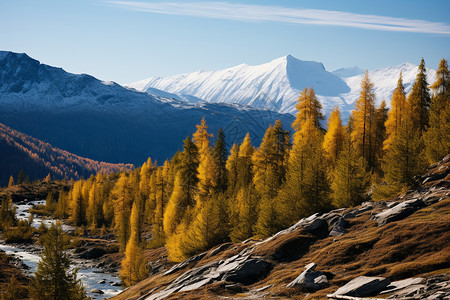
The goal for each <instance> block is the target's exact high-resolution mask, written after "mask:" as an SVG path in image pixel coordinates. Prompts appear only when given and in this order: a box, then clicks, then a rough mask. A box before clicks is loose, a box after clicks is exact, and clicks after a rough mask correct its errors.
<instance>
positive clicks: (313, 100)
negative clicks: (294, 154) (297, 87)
mask: <svg viewBox="0 0 450 300" xmlns="http://www.w3.org/2000/svg"><path fill="white" fill-rule="evenodd" d="M295 108H297V111H298V112H297V114H296V118H295V121H294V123H292V128H293V129H294V130H295V133H294V135H295V134H296V133H298V132H300V130H301V129H302V125H303V124H304V123H305V122H306V121H307V120H312V122H313V124H314V126H315V127H317V128H320V121H321V120H323V114H322V111H321V110H322V105H321V104H320V102H319V100H318V99H317V97H316V93H315V92H314V89H313V88H309V89H308V88H305V89H304V90H303V91H302V92H301V93H300V97H299V99H298V101H297V104H296V105H295ZM294 139H295V136H294Z"/></svg>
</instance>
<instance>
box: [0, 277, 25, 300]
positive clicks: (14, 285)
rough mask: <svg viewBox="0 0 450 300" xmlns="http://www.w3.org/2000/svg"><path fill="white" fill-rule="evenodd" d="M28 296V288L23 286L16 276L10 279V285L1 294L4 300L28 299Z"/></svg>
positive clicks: (0, 296)
mask: <svg viewBox="0 0 450 300" xmlns="http://www.w3.org/2000/svg"><path fill="white" fill-rule="evenodd" d="M27 296H28V293H27V288H26V287H25V286H24V285H22V284H21V283H20V282H19V281H18V280H17V279H16V276H15V274H13V275H12V276H11V278H10V279H9V282H8V285H7V286H6V289H5V291H3V293H1V294H0V299H2V300H18V299H26V298H27Z"/></svg>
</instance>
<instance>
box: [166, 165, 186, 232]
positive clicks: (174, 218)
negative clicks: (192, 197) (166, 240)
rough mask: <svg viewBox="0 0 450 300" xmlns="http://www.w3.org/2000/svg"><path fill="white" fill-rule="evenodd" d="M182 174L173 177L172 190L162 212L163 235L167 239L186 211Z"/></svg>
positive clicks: (179, 172)
mask: <svg viewBox="0 0 450 300" xmlns="http://www.w3.org/2000/svg"><path fill="white" fill-rule="evenodd" d="M182 180H183V179H182V173H181V171H178V173H177V176H176V177H175V183H174V189H173V192H172V195H171V196H170V199H169V202H168V203H167V207H166V209H165V211H164V219H163V225H164V233H165V235H166V237H169V236H171V235H173V234H174V233H175V230H176V228H177V225H178V224H179V223H180V222H181V221H182V218H183V216H184V213H185V212H186V210H187V209H188V206H189V203H188V199H187V198H188V197H187V195H186V191H185V190H184V189H183V185H182Z"/></svg>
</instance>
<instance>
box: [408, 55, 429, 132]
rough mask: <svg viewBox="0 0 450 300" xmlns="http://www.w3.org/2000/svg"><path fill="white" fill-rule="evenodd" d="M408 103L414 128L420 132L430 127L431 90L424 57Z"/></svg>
mask: <svg viewBox="0 0 450 300" xmlns="http://www.w3.org/2000/svg"><path fill="white" fill-rule="evenodd" d="M408 103H409V106H410V113H411V116H412V124H413V126H414V129H419V130H420V134H422V133H423V131H425V130H426V129H427V127H428V118H429V111H428V110H429V108H430V104H431V97H430V91H429V89H428V83H427V74H426V68H425V61H424V59H423V58H422V60H421V61H420V65H419V73H417V76H416V81H415V82H414V84H413V86H412V89H411V92H410V94H409V95H408Z"/></svg>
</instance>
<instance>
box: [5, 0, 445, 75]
mask: <svg viewBox="0 0 450 300" xmlns="http://www.w3.org/2000/svg"><path fill="white" fill-rule="evenodd" d="M449 12H450V1H448V0H427V1H423V0H420V1H419V0H396V1H392V0H377V1H360V0H339V1H337V0H322V1H304V0H293V1H287V0H278V1H268V0H267V1H250V0H239V1H238V0H224V1H214V2H213V1H201V0H192V1H191V0H171V1H161V0H157V1H146V0H135V1H126V0H77V1H69V0H53V1H50V0H39V1H38V0H0V50H7V51H14V52H21V53H22V52H25V53H27V54H28V55H29V56H31V57H33V58H35V59H37V60H39V61H41V62H42V63H45V64H49V65H53V66H58V67H62V68H63V69H65V70H66V71H68V72H72V73H77V74H79V73H87V74H91V75H93V76H95V77H97V78H99V79H102V80H111V81H115V82H118V83H121V84H126V83H131V82H134V81H137V80H141V79H146V78H149V77H152V76H168V75H175V74H180V73H190V72H195V71H198V70H219V69H224V68H228V67H233V66H235V65H239V64H242V63H246V64H249V65H257V64H261V63H265V62H269V61H271V60H273V59H276V58H278V57H281V56H285V55H287V54H291V55H293V56H294V57H296V58H298V59H301V60H313V61H319V62H322V63H323V64H324V66H325V68H326V69H327V70H329V71H332V70H335V69H338V68H342V67H351V66H358V67H360V68H362V69H369V70H371V69H375V68H381V67H386V66H391V65H399V64H402V63H404V62H410V63H414V64H419V62H420V59H421V57H423V58H424V59H425V62H426V64H427V66H428V67H431V68H437V66H438V64H439V61H440V60H441V59H442V58H446V59H447V60H448V59H449V58H450V55H449V54H450V13H449Z"/></svg>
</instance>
